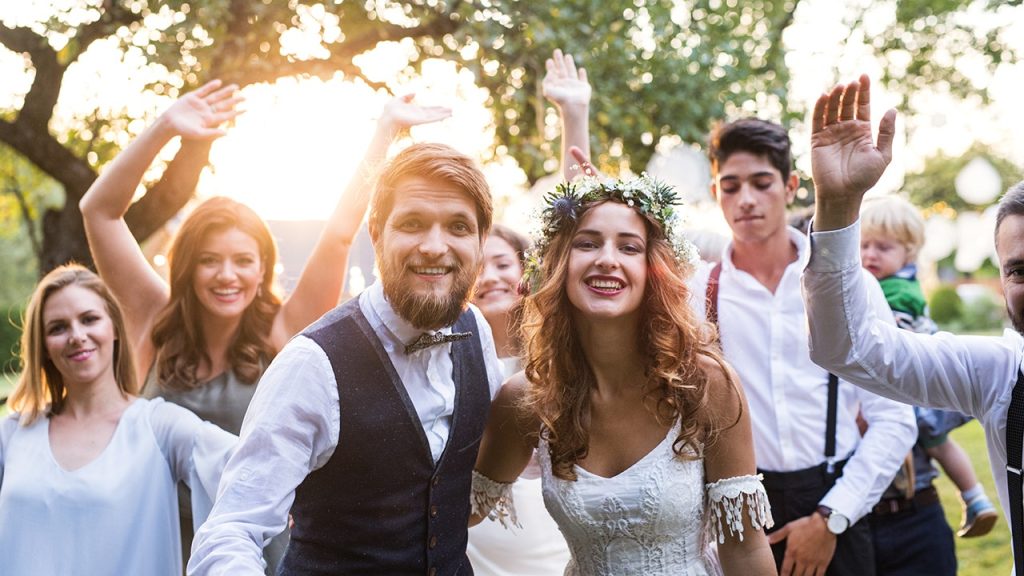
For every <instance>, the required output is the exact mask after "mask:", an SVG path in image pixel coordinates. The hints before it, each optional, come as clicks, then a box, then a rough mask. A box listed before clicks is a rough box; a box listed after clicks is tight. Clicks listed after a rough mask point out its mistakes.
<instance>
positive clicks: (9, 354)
mask: <svg viewBox="0 0 1024 576" xmlns="http://www.w3.org/2000/svg"><path fill="white" fill-rule="evenodd" d="M24 312H25V309H24V307H23V306H22V305H15V306H9V307H8V306H3V307H0V372H2V373H8V374H9V373H12V372H17V371H19V370H21V365H20V362H19V361H18V341H19V339H20V338H21V321H22V315H23V314H24Z"/></svg>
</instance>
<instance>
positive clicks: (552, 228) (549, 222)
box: [523, 173, 698, 290]
mask: <svg viewBox="0 0 1024 576" xmlns="http://www.w3.org/2000/svg"><path fill="white" fill-rule="evenodd" d="M601 200H614V201H616V202H621V203H623V204H626V205H627V206H632V207H633V208H635V209H636V210H637V211H638V212H639V213H640V214H644V215H647V216H650V217H652V218H653V219H654V220H655V221H657V222H658V223H659V224H660V225H661V229H662V231H663V232H664V234H665V237H666V238H667V239H668V241H669V243H670V244H671V245H672V248H673V250H674V251H675V254H676V259H677V260H679V262H680V264H682V265H684V266H688V265H691V264H693V263H695V262H696V261H697V258H698V254H697V249H696V247H695V246H694V245H693V244H692V243H691V242H690V241H689V240H687V239H686V238H685V237H684V236H683V235H682V234H681V233H680V231H679V220H680V218H679V216H678V213H677V212H676V206H678V205H680V204H681V203H682V202H681V200H680V198H679V195H678V194H677V193H676V191H675V189H674V188H672V186H669V185H668V184H665V183H664V182H660V181H658V180H656V179H654V178H652V177H650V176H648V175H647V174H646V173H644V174H641V175H640V176H636V177H633V178H626V179H612V178H598V177H595V176H585V177H582V178H579V179H576V180H574V181H572V182H562V183H561V184H559V185H558V186H557V187H555V189H554V191H552V192H549V193H548V194H547V195H545V196H544V204H545V206H544V208H543V209H542V210H541V213H540V231H539V234H538V235H537V237H536V238H534V242H533V248H532V249H531V250H530V251H529V252H528V253H527V255H526V265H525V267H524V270H523V287H524V288H526V287H528V288H529V289H530V290H536V289H537V287H538V285H539V283H540V279H541V276H542V274H541V264H542V261H543V260H542V259H543V256H544V254H545V253H546V252H547V249H548V243H549V242H550V241H551V238H553V237H554V236H555V235H556V234H557V233H558V232H559V230H561V229H562V227H563V226H566V225H568V226H573V225H575V223H576V219H577V218H578V216H579V213H580V209H581V208H582V207H583V206H584V205H586V204H589V203H591V202H599V201H601Z"/></svg>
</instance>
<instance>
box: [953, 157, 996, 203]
mask: <svg viewBox="0 0 1024 576" xmlns="http://www.w3.org/2000/svg"><path fill="white" fill-rule="evenodd" d="M953 184H954V186H955V187H956V193H957V196H960V197H961V198H963V200H964V201H965V202H970V203H971V204H975V205H981V204H988V203H989V202H992V201H993V200H995V199H996V196H999V193H1000V192H1001V191H1002V189H1003V179H1002V178H1000V177H999V172H998V171H996V169H995V167H994V166H992V163H991V162H989V161H988V160H986V159H984V158H982V157H981V156H978V157H977V158H975V159H974V160H971V161H970V162H968V163H967V165H966V166H964V167H963V169H962V170H960V173H959V174H957V175H956V180H955V181H954V182H953Z"/></svg>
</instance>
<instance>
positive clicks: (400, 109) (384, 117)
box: [380, 94, 452, 130]
mask: <svg viewBox="0 0 1024 576" xmlns="http://www.w3.org/2000/svg"><path fill="white" fill-rule="evenodd" d="M415 96H416V95H415V94H405V95H403V96H398V97H396V98H392V99H391V100H389V101H388V103H387V104H385V105H384V109H383V110H382V111H381V115H380V121H381V122H383V123H385V124H388V125H389V126H391V127H392V128H393V129H395V130H404V129H406V128H411V127H413V126H418V125H420V124H429V123H431V122H438V121H440V120H444V119H445V118H448V117H450V116H451V115H452V109H451V108H448V107H445V106H420V105H419V104H416V103H415V102H413V98H415Z"/></svg>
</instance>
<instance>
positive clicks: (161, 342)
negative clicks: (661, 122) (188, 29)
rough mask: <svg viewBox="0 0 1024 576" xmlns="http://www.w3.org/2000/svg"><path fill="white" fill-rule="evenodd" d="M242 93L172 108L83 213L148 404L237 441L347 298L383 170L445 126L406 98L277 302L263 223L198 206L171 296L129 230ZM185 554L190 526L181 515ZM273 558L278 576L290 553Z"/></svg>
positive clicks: (276, 549)
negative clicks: (285, 356) (274, 374)
mask: <svg viewBox="0 0 1024 576" xmlns="http://www.w3.org/2000/svg"><path fill="white" fill-rule="evenodd" d="M236 89H237V87H236V86H233V85H232V86H226V87H221V84H220V82H219V81H217V80H214V81H212V82H209V83H207V84H206V85H204V86H203V87H201V88H199V89H198V90H196V91H194V92H191V93H189V94H186V95H185V96H183V97H181V98H180V99H178V100H177V101H176V102H175V103H174V104H172V105H171V106H170V108H168V109H167V110H166V111H164V113H163V114H161V115H160V117H159V118H158V119H157V120H156V122H155V123H154V124H153V125H152V126H150V127H149V128H148V129H146V131H145V132H143V133H142V134H141V135H140V136H139V137H138V138H137V139H136V140H135V141H134V142H132V144H131V145H130V146H128V147H127V148H126V149H125V150H124V151H123V152H121V154H120V155H118V157H117V158H116V159H115V160H114V161H113V162H112V163H111V164H110V166H108V167H107V168H106V169H105V170H104V171H103V173H102V174H101V175H100V177H99V178H98V179H97V180H96V182H95V183H93V185H92V187H91V188H90V189H89V191H88V193H86V195H85V196H84V197H83V198H82V201H81V203H80V206H81V210H82V216H83V218H84V220H85V229H86V233H87V235H88V237H89V247H90V249H91V251H92V255H93V258H94V259H95V261H96V267H97V269H98V270H99V273H100V276H101V277H103V278H104V279H105V280H106V282H107V284H108V285H109V286H110V290H111V291H112V292H113V293H114V295H115V296H116V297H117V299H118V301H119V302H121V304H122V306H123V307H124V311H125V324H126V326H127V334H128V340H129V341H130V342H131V343H132V345H133V346H134V348H135V350H136V353H137V360H138V364H137V365H138V370H139V372H138V374H139V378H140V380H142V381H143V382H145V384H144V392H143V393H144V395H145V396H147V397H157V396H159V397H164V398H166V399H167V400H169V401H171V402H174V403H176V404H180V405H182V406H184V407H186V408H188V409H190V410H192V411H193V412H195V413H196V414H197V415H198V416H199V417H200V418H202V419H204V420H208V421H211V422H213V423H214V424H217V425H218V426H220V427H222V428H224V429H225V430H227V431H229V432H232V433H235V434H238V432H239V430H240V428H241V424H242V418H243V417H244V415H245V411H246V408H247V407H248V405H249V402H250V400H251V399H252V395H253V392H254V390H255V385H256V382H257V380H259V377H260V375H261V374H262V373H263V370H264V368H265V367H266V366H267V365H268V364H269V363H270V360H271V359H273V357H274V355H276V354H277V352H278V351H279V350H280V349H281V348H282V347H283V346H284V344H285V343H286V342H287V341H288V340H289V339H290V338H291V337H292V336H293V335H294V334H295V333H297V332H298V331H299V330H301V329H302V328H304V327H305V326H307V325H308V324H310V323H311V322H313V321H314V320H316V319H317V318H319V317H320V316H321V315H323V314H324V313H325V312H327V311H328V310H330V309H331V308H333V307H334V306H335V305H336V304H337V303H338V299H339V297H340V296H341V290H342V286H343V281H344V275H345V270H346V267H347V266H346V262H347V259H348V251H349V247H350V245H351V243H352V240H353V238H354V237H355V235H356V232H357V231H358V229H359V226H360V223H361V222H362V219H363V215H364V214H365V212H366V207H367V204H368V202H369V197H370V189H371V188H372V183H373V182H372V181H373V177H374V176H375V172H376V167H377V165H378V163H380V162H381V161H383V159H384V157H385V155H386V153H387V149H388V146H389V145H390V143H391V142H392V140H394V138H395V137H396V136H397V135H398V134H399V133H400V132H401V131H403V130H405V129H407V128H409V127H411V126H415V125H418V124H423V123H427V122H434V121H437V120H441V119H443V118H446V117H448V116H449V115H450V111H449V110H448V109H447V108H442V107H422V106H419V105H416V104H414V103H413V102H412V98H413V96H412V95H411V94H410V95H406V96H401V97H398V98H395V99H393V100H391V101H390V102H388V104H387V105H386V106H385V107H384V109H383V111H382V112H381V114H380V117H379V119H378V121H377V131H376V134H375V135H374V138H373V141H372V143H371V144H370V147H369V148H368V150H367V152H366V155H365V157H364V158H363V161H362V164H361V165H360V166H359V168H358V169H357V170H356V174H355V176H354V177H353V178H352V180H351V181H350V183H349V185H348V187H347V188H346V190H345V191H344V193H343V194H342V196H341V198H340V199H339V201H338V204H337V206H336V208H335V210H334V212H333V213H332V214H331V215H330V217H329V218H328V220H327V224H326V226H325V228H324V231H323V233H322V234H321V236H320V239H319V240H318V242H317V244H316V246H315V247H314V249H313V252H312V254H311V255H310V257H309V260H308V262H307V263H306V266H305V268H304V269H303V271H302V274H301V276H300V278H299V281H298V284H297V285H296V287H295V290H294V291H293V292H292V293H291V295H289V297H287V298H285V299H283V300H282V299H280V298H279V297H278V296H277V295H276V294H275V293H274V287H273V280H274V266H275V264H276V259H277V251H276V247H275V245H274V241H273V239H272V238H271V236H270V232H269V230H268V229H267V226H266V223H265V222H263V220H262V219H261V218H260V217H259V216H258V215H256V213H255V212H253V211H252V210H251V209H249V208H248V207H247V206H245V205H243V204H240V203H238V202H235V201H233V200H229V199H227V198H213V199H210V200H207V201H206V202H204V203H203V204H201V205H200V206H199V207H198V208H196V210H194V211H193V212H192V213H191V214H190V215H189V216H188V217H187V218H186V219H185V222H184V223H183V224H182V226H181V229H180V230H179V231H178V234H177V235H176V237H175V239H174V242H173V244H172V247H171V250H170V253H169V263H170V286H168V284H167V283H166V282H165V281H164V280H163V279H162V278H161V277H160V276H159V275H158V274H157V273H156V271H155V270H154V269H153V268H152V267H151V266H150V265H149V263H148V262H147V261H146V259H145V257H144V256H143V254H142V251H141V250H140V249H139V246H138V244H137V243H136V241H135V238H134V237H133V236H132V233H131V231H130V230H129V229H128V226H127V224H126V223H125V221H124V214H125V212H126V211H127V210H128V207H129V206H130V204H131V201H132V196H133V195H134V193H135V190H136V188H137V187H138V185H139V182H140V181H141V179H142V176H143V174H144V172H145V171H146V169H147V168H148V167H149V165H150V164H151V163H152V162H153V160H154V159H155V158H156V155H157V154H158V153H159V152H160V150H161V149H162V148H163V147H164V145H165V144H167V142H168V141H170V140H171V139H173V138H175V137H181V138H182V139H183V140H212V139H215V138H218V137H220V136H222V135H224V134H225V131H224V130H222V129H220V128H218V127H219V126H220V125H221V124H223V123H224V122H226V121H228V120H231V119H232V118H234V117H235V116H237V115H238V114H239V113H240V111H239V110H237V109H236V106H237V105H238V104H239V103H240V102H241V100H242V98H241V97H240V96H238V95H237V94H236ZM182 512H183V522H182V535H183V539H184V541H185V544H186V548H185V549H186V550H188V545H189V543H190V542H191V536H192V534H191V530H190V525H191V522H188V519H187V513H188V510H187V507H185V508H183V510H182ZM275 542H276V543H275V545H273V547H272V549H271V550H270V551H269V559H270V560H271V562H270V563H269V565H268V571H269V572H271V573H272V572H273V571H274V570H275V569H276V567H275V566H274V564H275V563H276V559H277V558H278V557H279V555H280V553H281V552H283V547H284V542H283V541H282V540H281V539H278V540H276V541H275Z"/></svg>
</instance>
